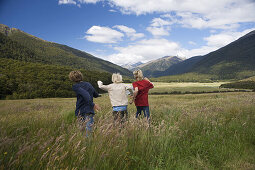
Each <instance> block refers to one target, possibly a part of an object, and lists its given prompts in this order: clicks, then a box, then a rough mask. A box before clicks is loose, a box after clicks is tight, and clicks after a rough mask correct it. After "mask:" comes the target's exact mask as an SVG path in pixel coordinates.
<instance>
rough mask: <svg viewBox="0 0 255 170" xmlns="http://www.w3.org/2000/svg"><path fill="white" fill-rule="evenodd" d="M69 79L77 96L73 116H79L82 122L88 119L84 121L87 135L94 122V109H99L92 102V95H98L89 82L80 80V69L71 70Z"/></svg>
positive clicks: (81, 76) (81, 77)
mask: <svg viewBox="0 0 255 170" xmlns="http://www.w3.org/2000/svg"><path fill="white" fill-rule="evenodd" d="M69 79H70V80H71V81H73V82H75V84H74V85H73V91H74V92H75V93H76V96H77V101H76V109H75V116H77V117H78V118H80V120H81V121H82V122H84V121H88V122H87V123H86V136H88V134H89V132H91V128H92V125H93V123H94V119H93V117H94V115H95V112H94V110H96V111H98V110H99V109H100V108H99V106H98V105H97V104H94V103H93V97H98V96H99V95H98V93H97V92H96V91H95V89H94V88H93V86H92V85H91V84H90V83H88V82H83V81H82V79H83V75H82V73H81V72H80V71H71V72H70V73H69Z"/></svg>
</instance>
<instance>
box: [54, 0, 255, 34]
mask: <svg viewBox="0 0 255 170" xmlns="http://www.w3.org/2000/svg"><path fill="white" fill-rule="evenodd" d="M100 1H104V2H105V3H108V4H109V5H110V6H111V7H112V8H116V9H118V10H120V11H121V12H122V13H124V14H136V15H141V14H148V13H155V12H157V13H161V14H162V15H161V17H165V18H169V19H170V20H162V19H160V18H156V19H154V20H155V21H154V23H153V24H151V27H157V28H159V27H163V26H166V25H171V24H173V23H176V24H181V25H182V26H183V27H187V28H198V29H204V28H213V29H235V28H237V27H239V26H240V24H241V23H245V22H255V12H254V11H255V1H254V0H213V1H212V0H201V1H197V0H182V1H179V0H139V1H134V0H124V1H123V0H59V4H78V5H80V4H84V3H86V4H87V3H93V4H95V3H97V2H100ZM113 10H114V11H115V9H112V10H111V11H113ZM149 30H151V32H156V31H155V30H157V29H152V28H149ZM159 30H161V31H162V28H161V29H159ZM164 30H165V31H167V30H166V29H165V28H164Z"/></svg>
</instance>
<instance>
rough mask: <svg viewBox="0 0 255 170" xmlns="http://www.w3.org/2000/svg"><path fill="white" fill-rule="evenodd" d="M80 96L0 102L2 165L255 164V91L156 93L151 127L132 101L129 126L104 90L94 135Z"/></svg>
mask: <svg viewBox="0 0 255 170" xmlns="http://www.w3.org/2000/svg"><path fill="white" fill-rule="evenodd" d="M155 89H156V88H155ZM75 101H76V99H74V98H69V99H64V98H54V99H33V100H2V101H0V169H153V170H154V169H255V156H254V155H255V130H254V129H255V105H254V103H255V93H253V92H250V93H241V92H239V93H234V92H231V93H217V94H196V95H194V94H187V95H151V96H149V101H150V111H151V124H150V126H148V123H147V121H146V120H145V119H135V118H134V115H135V106H134V105H130V106H129V121H128V122H126V123H125V124H124V127H120V126H119V125H118V124H114V123H113V117H112V115H111V106H110V102H109V99H108V96H107V95H103V96H102V97H100V98H97V99H96V100H95V103H98V104H99V105H100V106H101V111H100V112H98V113H97V114H96V115H95V125H94V132H93V133H92V134H91V136H90V137H88V138H86V137H85V132H84V131H82V130H81V128H82V127H81V126H80V125H79V123H78V122H77V121H76V118H75V117H74V108H75Z"/></svg>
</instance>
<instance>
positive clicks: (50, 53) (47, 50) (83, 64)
mask: <svg viewBox="0 0 255 170" xmlns="http://www.w3.org/2000/svg"><path fill="white" fill-rule="evenodd" d="M0 33H2V35H1V39H5V40H0V41H1V42H2V43H3V42H4V41H6V37H8V38H10V39H11V40H12V41H14V42H16V43H17V44H19V45H20V46H23V47H26V48H27V49H28V50H29V51H30V53H33V55H29V56H26V58H27V60H29V61H30V62H39V63H43V64H54V65H63V66H69V67H73V68H78V69H85V70H91V71H101V72H110V73H113V72H119V73H121V74H123V75H126V76H130V75H131V72H130V71H129V70H127V69H125V68H122V67H120V66H118V65H115V64H113V63H110V62H108V61H105V60H102V59H99V58H96V57H94V56H92V55H90V54H88V53H86V52H83V51H80V50H77V49H74V48H71V47H68V46H66V45H61V44H57V43H53V42H48V41H45V40H42V39H40V38H37V37H35V36H33V35H30V34H27V33H25V32H23V31H21V30H18V29H16V28H9V27H8V26H6V25H3V24H0ZM4 36H6V37H4ZM5 57H7V58H12V56H5ZM19 60H21V61H23V59H22V58H19Z"/></svg>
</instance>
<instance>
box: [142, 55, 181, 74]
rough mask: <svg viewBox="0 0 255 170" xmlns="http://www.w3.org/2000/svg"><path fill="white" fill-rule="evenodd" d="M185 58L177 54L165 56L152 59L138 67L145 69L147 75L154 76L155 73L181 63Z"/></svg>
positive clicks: (144, 72)
mask: <svg viewBox="0 0 255 170" xmlns="http://www.w3.org/2000/svg"><path fill="white" fill-rule="evenodd" d="M181 61H183V59H181V58H179V57H177V56H165V57H162V58H159V59H157V60H153V61H150V62H148V63H144V64H141V65H139V66H137V68H139V69H141V70H142V71H143V74H144V75H145V76H147V77H153V76H154V75H155V73H157V72H160V71H165V70H166V69H168V68H171V66H173V65H175V64H177V63H180V62H181Z"/></svg>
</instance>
